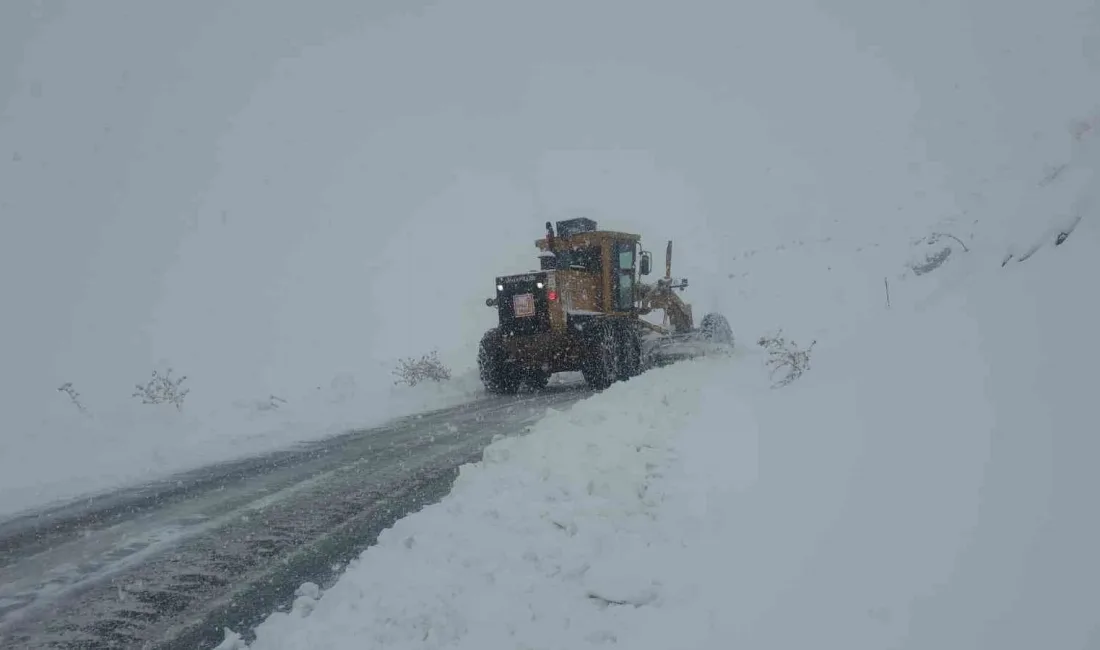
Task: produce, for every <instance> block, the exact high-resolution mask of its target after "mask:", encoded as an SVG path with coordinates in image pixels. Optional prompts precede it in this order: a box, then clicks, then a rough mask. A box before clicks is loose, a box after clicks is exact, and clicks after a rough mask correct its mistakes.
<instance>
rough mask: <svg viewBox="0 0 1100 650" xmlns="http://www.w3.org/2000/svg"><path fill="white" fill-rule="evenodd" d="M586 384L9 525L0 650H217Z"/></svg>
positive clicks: (452, 412)
mask: <svg viewBox="0 0 1100 650" xmlns="http://www.w3.org/2000/svg"><path fill="white" fill-rule="evenodd" d="M589 394H590V393H589V391H587V390H586V389H585V388H584V387H583V384H581V385H577V384H566V385H562V386H552V387H551V388H549V389H547V390H546V391H543V392H541V393H538V394H527V395H520V396H515V397H492V398H487V399H484V400H480V401H478V402H476V403H473V404H467V405H463V406H459V407H454V408H449V409H444V410H440V411H435V412H432V413H427V414H423V415H420V416H412V417H408V418H403V419H401V420H397V421H395V422H393V423H391V424H389V425H387V426H384V427H381V428H376V429H370V430H364V431H356V432H352V433H348V434H345V435H343V436H339V437H337V438H332V439H329V440H325V441H321V442H318V443H312V444H309V445H307V446H304V447H300V448H297V449H294V450H291V451H286V452H281V453H277V454H270V455H266V456H261V457H257V458H252V459H248V460H244V461H236V462H233V463H226V464H222V465H217V466H213V467H209V468H205V469H202V470H199V471H194V472H189V473H186V474H182V475H179V476H176V477H174V478H172V479H170V480H166V481H163V482H160V483H155V484H151V485H147V486H143V487H141V488H138V489H131V490H125V491H120V492H117V493H114V494H111V495H109V496H105V497H97V498H95V499H94V500H90V501H86V502H80V503H76V504H71V505H68V506H65V507H61V508H56V509H53V510H49V511H44V512H41V513H38V514H36V515H29V516H23V517H20V518H16V519H12V520H8V521H4V522H0V646H3V647H19V648H28V649H31V648H46V647H50V648H77V647H79V648H107V647H143V648H145V647H148V648H191V649H193V648H198V647H208V648H209V647H213V646H215V645H217V644H218V643H219V642H220V641H221V640H222V638H223V629H224V628H225V627H230V628H232V629H235V630H244V629H248V628H250V627H251V626H252V625H254V624H256V623H259V622H260V621H261V620H262V619H263V618H264V617H266V616H267V615H268V614H270V613H271V611H273V610H275V609H278V608H280V607H285V606H287V605H289V603H290V602H291V601H292V600H293V597H294V590H295V589H297V588H298V586H299V585H301V584H302V583H303V582H306V581H312V582H316V583H318V584H321V585H327V584H329V583H331V582H332V581H333V580H334V579H335V577H336V574H337V572H338V570H339V568H340V565H341V564H342V563H344V562H346V561H348V560H350V559H351V558H353V557H355V556H356V555H358V554H359V553H360V552H361V551H362V550H363V549H364V548H365V547H366V546H368V545H370V544H372V543H373V542H374V540H375V537H376V536H377V535H378V533H379V532H380V531H381V530H383V529H385V528H386V527H388V526H390V525H392V524H393V522H394V521H396V520H397V519H399V518H401V517H402V516H404V515H406V514H408V513H409V512H410V511H414V510H416V509H418V508H420V507H422V506H423V505H425V504H427V503H430V502H432V501H435V500H438V499H439V498H441V497H442V496H443V495H444V494H446V493H447V492H448V491H449V490H450V487H451V483H452V481H453V480H454V479H455V477H456V476H457V474H458V466H459V465H461V464H463V463H467V462H471V461H474V460H477V459H478V458H480V455H481V453H482V450H483V449H484V447H485V446H486V445H487V444H488V443H489V442H490V441H491V440H492V439H493V437H494V436H497V435H515V434H518V433H522V432H523V431H524V429H525V428H526V427H527V426H528V425H529V424H531V423H533V422H534V421H536V420H538V419H539V418H540V417H541V416H542V415H543V414H544V413H545V411H546V409H547V408H548V407H555V408H562V407H564V406H566V405H568V404H570V403H572V402H575V401H577V400H578V399H581V398H583V397H585V396H587V395H589Z"/></svg>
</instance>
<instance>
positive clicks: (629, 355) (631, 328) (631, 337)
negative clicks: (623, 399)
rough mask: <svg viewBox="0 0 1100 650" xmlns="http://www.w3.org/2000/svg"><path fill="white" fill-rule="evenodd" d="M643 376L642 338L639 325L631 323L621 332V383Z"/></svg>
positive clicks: (619, 377) (619, 376) (619, 375)
mask: <svg viewBox="0 0 1100 650" xmlns="http://www.w3.org/2000/svg"><path fill="white" fill-rule="evenodd" d="M640 374H642V336H641V331H640V330H639V328H638V325H637V324H635V323H629V324H627V325H625V326H624V327H623V328H622V329H621V330H620V332H619V374H618V379H619V381H626V380H628V379H630V378H632V377H637V376H638V375H640Z"/></svg>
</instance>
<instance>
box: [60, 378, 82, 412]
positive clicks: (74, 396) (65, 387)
mask: <svg viewBox="0 0 1100 650" xmlns="http://www.w3.org/2000/svg"><path fill="white" fill-rule="evenodd" d="M57 392H59V393H65V394H66V395H68V396H69V401H70V402H72V404H73V406H75V407H76V410H78V411H80V412H81V413H87V412H88V409H86V408H84V404H83V403H82V402H81V401H80V393H78V392H76V389H75V388H73V382H71V381H67V382H65V383H64V384H61V386H59V387H58V388H57Z"/></svg>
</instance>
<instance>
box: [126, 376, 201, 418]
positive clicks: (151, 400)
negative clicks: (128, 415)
mask: <svg viewBox="0 0 1100 650" xmlns="http://www.w3.org/2000/svg"><path fill="white" fill-rule="evenodd" d="M171 375H172V369H171V368H169V369H168V372H166V373H165V374H164V376H161V375H160V373H158V372H157V371H156V370H154V371H153V377H152V378H151V379H150V380H149V381H148V383H146V384H145V385H144V386H143V385H141V384H137V385H136V386H137V391H136V392H135V393H134V394H133V395H132V397H140V398H141V403H142V404H172V405H174V406H175V407H176V410H182V409H183V400H184V398H185V397H187V393H189V392H191V389H190V388H180V386H181V385H182V384H183V382H184V381H185V380H186V379H187V377H186V376H184V377H180V378H179V379H172V377H171Z"/></svg>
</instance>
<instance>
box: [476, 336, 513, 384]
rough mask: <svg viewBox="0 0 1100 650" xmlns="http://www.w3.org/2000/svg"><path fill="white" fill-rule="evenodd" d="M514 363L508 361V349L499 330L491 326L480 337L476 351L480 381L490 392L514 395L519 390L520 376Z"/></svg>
mask: <svg viewBox="0 0 1100 650" xmlns="http://www.w3.org/2000/svg"><path fill="white" fill-rule="evenodd" d="M513 365H514V364H511V363H509V362H508V350H507V349H506V348H505V347H504V337H503V336H501V334H500V330H499V329H497V328H495V327H494V328H493V329H491V330H489V331H488V332H485V335H484V336H482V337H481V344H480V345H479V346H478V351H477V369H478V374H479V375H480V376H481V383H482V384H484V385H485V389H486V390H487V391H489V392H490V393H496V394H498V395H514V394H515V393H517V392H518V391H519V384H520V378H519V377H518V376H516V375H517V373H516V371H515V368H514V367H513Z"/></svg>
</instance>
